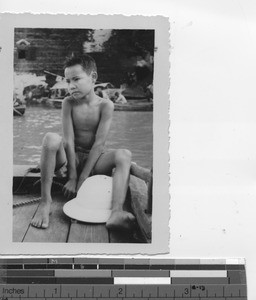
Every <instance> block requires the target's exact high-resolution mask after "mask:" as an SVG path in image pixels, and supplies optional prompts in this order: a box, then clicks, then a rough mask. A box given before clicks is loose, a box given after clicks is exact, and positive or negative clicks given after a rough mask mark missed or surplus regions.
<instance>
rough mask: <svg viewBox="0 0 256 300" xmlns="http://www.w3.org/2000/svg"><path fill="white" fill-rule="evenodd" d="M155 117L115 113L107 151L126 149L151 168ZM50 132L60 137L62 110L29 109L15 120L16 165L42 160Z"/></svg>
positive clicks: (47, 108)
mask: <svg viewBox="0 0 256 300" xmlns="http://www.w3.org/2000/svg"><path fill="white" fill-rule="evenodd" d="M152 124H153V113H152V112H125V111H120V112H119V111H116V112H114V118H113V122H112V126H111V129H110V132H109V136H108V140H107V143H106V145H107V148H111V149H118V148H125V149H129V150H130V151H131V152H132V156H133V158H132V160H133V161H135V162H136V163H137V164H139V165H140V166H143V167H146V168H151V166H152V161H153V135H152ZM47 132H56V133H59V134H61V132H62V130H61V110H60V109H56V108H51V107H42V106H36V107H35V106H34V107H27V109H26V112H25V115H24V116H23V117H14V118H13V144H14V145H13V147H14V158H13V162H14V164H17V165H20V164H25V165H32V164H37V163H38V162H39V160H40V153H41V144H42V139H43V136H44V135H45V134H46V133H47Z"/></svg>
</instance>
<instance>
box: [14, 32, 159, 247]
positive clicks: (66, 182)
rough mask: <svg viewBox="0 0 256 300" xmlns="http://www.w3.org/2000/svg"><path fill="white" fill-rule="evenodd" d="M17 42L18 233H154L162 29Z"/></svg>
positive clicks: (53, 237) (108, 239) (119, 237)
mask: <svg viewBox="0 0 256 300" xmlns="http://www.w3.org/2000/svg"><path fill="white" fill-rule="evenodd" d="M14 43H15V44H14V78H15V83H14V88H15V93H14V99H13V102H14V103H13V115H14V123H13V125H14V127H13V130H14V132H13V134H14V152H13V154H14V218H13V241H15V242H16V241H19V242H53V243H56V242H61V243H64V242H67V243H70V242H74V243H83V242H84V243H85V242H86V243H151V214H152V181H153V180H152V176H153V160H152V159H153V132H152V121H153V112H152V111H153V103H154V97H153V85H154V82H153V70H154V30H129V29H128V30H115V29H107V30H104V29H102V30H101V29H100V30H93V29H55V28H15V31H14ZM32 165H35V167H33V166H32ZM16 168H17V176H16ZM37 169H38V170H37ZM37 171H38V173H39V172H40V176H39V175H37ZM21 172H24V177H23V178H22V177H21V174H22V173H21ZM26 176H28V178H29V181H28V180H27V178H26ZM59 178H61V179H62V180H61V181H59V180H58V179H59ZM37 192H38V193H39V194H38V195H37ZM67 201H68V202H67ZM21 224H22V226H21Z"/></svg>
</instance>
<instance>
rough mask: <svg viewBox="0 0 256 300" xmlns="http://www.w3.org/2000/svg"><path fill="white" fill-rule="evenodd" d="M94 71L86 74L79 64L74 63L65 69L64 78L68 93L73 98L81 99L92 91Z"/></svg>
mask: <svg viewBox="0 0 256 300" xmlns="http://www.w3.org/2000/svg"><path fill="white" fill-rule="evenodd" d="M96 76H97V75H95V72H91V74H90V75H88V74H87V73H86V72H85V71H84V69H83V67H82V66H81V65H74V66H71V67H67V68H66V69H65V78H66V80H67V83H68V90H69V93H70V94H71V95H72V96H73V97H74V98H75V99H81V98H83V97H85V96H87V95H88V94H89V93H90V92H91V91H93V86H94V83H95V78H96Z"/></svg>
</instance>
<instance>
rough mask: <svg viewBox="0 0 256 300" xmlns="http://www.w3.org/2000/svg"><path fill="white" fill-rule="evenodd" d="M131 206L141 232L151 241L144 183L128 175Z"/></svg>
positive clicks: (149, 216) (149, 217)
mask: <svg viewBox="0 0 256 300" xmlns="http://www.w3.org/2000/svg"><path fill="white" fill-rule="evenodd" d="M129 187H130V193H131V207H132V210H133V213H134V215H135V217H136V219H137V222H138V225H139V227H140V229H141V232H142V234H143V236H144V238H145V240H146V241H147V242H148V243H151V215H150V214H147V213H146V209H147V202H148V199H147V198H148V195H147V185H146V183H145V182H144V181H143V180H141V179H138V178H136V177H134V176H131V177H130V184H129Z"/></svg>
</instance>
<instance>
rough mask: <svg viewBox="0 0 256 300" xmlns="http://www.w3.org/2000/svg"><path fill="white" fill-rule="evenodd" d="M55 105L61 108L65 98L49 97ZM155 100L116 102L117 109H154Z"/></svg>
mask: <svg viewBox="0 0 256 300" xmlns="http://www.w3.org/2000/svg"><path fill="white" fill-rule="evenodd" d="M48 101H49V102H51V103H53V105H54V107H56V108H61V107H62V102H63V99H48ZM152 110H153V102H148V101H144V100H142V101H128V102H127V103H124V104H121V103H115V111H152Z"/></svg>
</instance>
